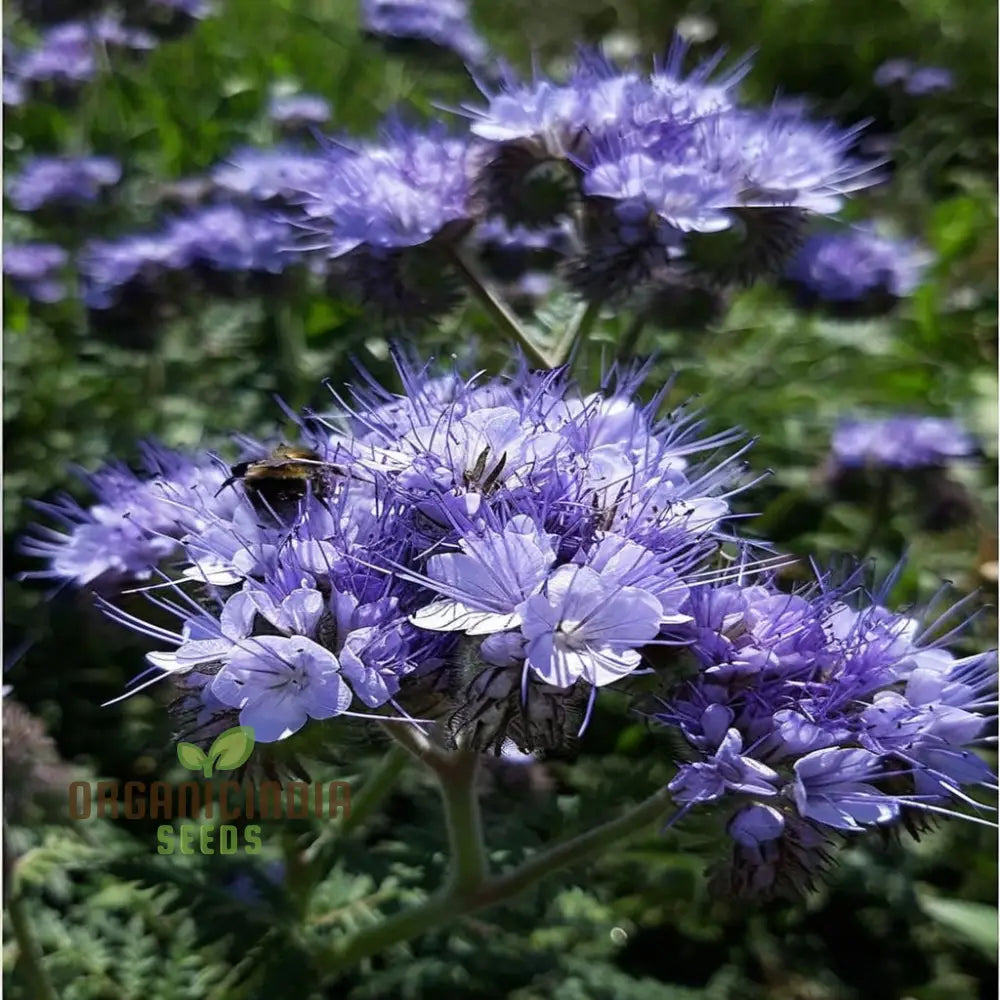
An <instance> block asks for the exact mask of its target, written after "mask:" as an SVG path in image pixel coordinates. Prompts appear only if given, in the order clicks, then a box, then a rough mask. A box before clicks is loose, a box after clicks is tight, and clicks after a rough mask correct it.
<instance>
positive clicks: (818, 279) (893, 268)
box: [785, 226, 933, 303]
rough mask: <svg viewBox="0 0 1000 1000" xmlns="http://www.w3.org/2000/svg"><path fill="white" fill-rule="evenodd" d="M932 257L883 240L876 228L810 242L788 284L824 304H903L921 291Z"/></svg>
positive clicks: (899, 242)
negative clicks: (878, 301)
mask: <svg viewBox="0 0 1000 1000" xmlns="http://www.w3.org/2000/svg"><path fill="white" fill-rule="evenodd" d="M932 261H933V257H932V255H931V254H930V253H928V252H927V250H926V249H924V248H923V247H921V246H920V245H919V244H918V243H916V242H912V241H904V240H895V239H891V238H889V237H886V236H880V235H878V234H877V233H876V232H875V230H874V229H873V228H872V227H871V226H856V227H853V228H852V229H849V230H846V231H844V232H839V233H822V234H819V235H816V236H813V237H811V238H810V239H809V240H807V241H806V243H805V244H804V245H803V246H802V248H801V249H800V250H799V252H798V253H797V254H796V255H795V257H794V259H793V260H792V261H791V263H790V264H789V265H788V269H787V272H786V275H785V277H786V279H787V281H788V282H789V283H791V284H792V285H794V286H796V287H797V288H798V289H800V290H801V291H802V292H804V293H805V294H806V295H807V296H809V297H812V298H816V299H820V300H822V301H825V302H833V303H841V302H858V301H862V300H865V299H869V298H874V297H879V296H885V297H888V298H889V299H893V300H895V299H902V298H905V297H906V296H908V295H911V294H913V292H914V291H915V290H916V289H917V288H918V287H919V285H920V283H921V281H922V280H923V276H924V272H925V271H926V270H927V267H928V266H929V265H930V264H931V263H932Z"/></svg>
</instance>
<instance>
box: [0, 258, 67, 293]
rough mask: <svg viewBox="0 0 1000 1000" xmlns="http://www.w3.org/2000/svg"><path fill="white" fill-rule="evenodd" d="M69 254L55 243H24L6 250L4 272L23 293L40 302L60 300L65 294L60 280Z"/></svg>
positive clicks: (63, 285)
mask: <svg viewBox="0 0 1000 1000" xmlns="http://www.w3.org/2000/svg"><path fill="white" fill-rule="evenodd" d="M66 260H67V254H66V251H65V250H63V248H62V247H58V246H55V245H54V244H52V243H22V244H20V245H19V246H6V247H4V250H3V273H4V274H6V275H7V277H8V278H10V280H11V282H12V283H13V285H14V286H15V287H16V288H17V289H18V290H19V291H20V292H22V293H23V294H24V295H27V296H28V297H29V298H32V299H36V300H37V301H39V302H58V301H59V300H60V299H62V298H64V297H65V295H66V286H65V284H64V283H63V281H62V280H61V273H62V269H63V267H64V266H65V264H66Z"/></svg>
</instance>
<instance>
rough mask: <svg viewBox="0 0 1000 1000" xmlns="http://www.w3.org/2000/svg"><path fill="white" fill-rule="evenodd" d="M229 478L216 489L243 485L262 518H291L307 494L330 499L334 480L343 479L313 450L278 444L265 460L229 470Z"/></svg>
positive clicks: (340, 470) (339, 470)
mask: <svg viewBox="0 0 1000 1000" xmlns="http://www.w3.org/2000/svg"><path fill="white" fill-rule="evenodd" d="M229 471H230V472H231V473H232V474H231V475H230V477H229V478H228V479H227V480H226V481H225V482H224V483H223V484H222V486H220V487H219V492H220V493H221V492H222V491H223V490H224V489H225V488H226V487H227V486H232V484H233V483H235V482H242V483H243V488H244V489H245V490H246V493H247V497H248V498H249V500H250V502H251V503H252V504H253V506H254V509H255V510H257V512H258V513H261V514H271V515H273V516H276V517H279V518H284V517H286V516H288V515H294V513H295V512H296V510H297V509H298V505H299V501H301V500H302V499H304V498H305V497H306V496H307V495H308V494H310V493H311V494H312V495H313V496H314V497H320V498H322V497H325V496H329V495H330V494H331V493H332V491H333V485H334V482H335V479H336V477H337V476H343V475H346V472H345V470H344V469H343V468H342V467H341V466H339V465H333V464H332V463H330V462H325V461H323V458H322V456H321V455H320V454H319V453H318V452H316V451H314V450H313V449H312V448H304V447H300V446H298V445H287V444H280V445H278V447H277V448H275V449H274V451H272V452H271V454H270V455H268V456H267V458H258V459H254V460H253V461H250V462H239V463H238V464H236V465H234V466H231V467H230V470H229Z"/></svg>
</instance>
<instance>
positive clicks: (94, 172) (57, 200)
mask: <svg viewBox="0 0 1000 1000" xmlns="http://www.w3.org/2000/svg"><path fill="white" fill-rule="evenodd" d="M121 172H122V171H121V165H120V164H119V163H118V161H117V160H113V159H111V158H110V157H107V156H80V157H73V156H35V157H32V158H31V159H29V160H27V161H26V162H25V163H24V165H23V166H22V167H21V170H20V172H19V173H17V174H15V175H14V176H13V177H11V179H10V183H9V184H8V188H7V195H8V197H9V198H10V201H11V204H12V205H13V206H14V207H15V208H17V209H19V210H20V211H22V212H34V211H36V210H37V209H40V208H43V207H44V206H46V205H52V204H57V205H66V204H72V203H74V202H86V201H96V200H97V197H98V195H99V194H100V192H101V189H102V188H105V187H110V186H111V185H114V184H117V183H118V180H119V178H120V177H121Z"/></svg>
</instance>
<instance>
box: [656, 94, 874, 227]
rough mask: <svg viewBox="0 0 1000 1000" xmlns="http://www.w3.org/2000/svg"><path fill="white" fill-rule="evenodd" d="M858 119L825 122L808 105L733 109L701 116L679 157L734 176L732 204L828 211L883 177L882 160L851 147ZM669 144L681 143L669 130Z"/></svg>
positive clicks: (746, 206)
mask: <svg viewBox="0 0 1000 1000" xmlns="http://www.w3.org/2000/svg"><path fill="white" fill-rule="evenodd" d="M859 131H860V128H859V127H856V128H853V129H847V130H843V129H839V128H836V127H834V126H833V125H829V124H818V123H815V122H812V121H810V120H808V119H807V118H805V117H803V116H802V114H801V113H796V112H794V111H789V110H788V109H785V108H776V109H774V110H772V111H770V112H760V111H733V112H729V113H725V114H720V115H716V116H714V117H712V118H709V119H706V120H705V121H704V122H702V123H700V124H698V125H697V126H696V127H695V129H694V133H693V141H692V142H691V143H690V145H689V146H681V147H680V148H679V149H677V152H676V153H675V154H674V155H676V156H677V158H678V160H679V162H680V164H682V165H686V166H689V167H691V168H693V169H699V168H700V169H704V170H708V171H710V172H712V173H718V174H720V175H722V176H725V177H727V178H729V180H730V183H731V185H732V186H733V188H734V189H735V191H736V198H735V199H734V200H733V201H732V204H731V207H733V208H737V207H744V208H796V209H803V210H805V211H808V212H815V213H819V214H823V215H829V214H832V213H834V212H836V211H838V210H839V209H840V207H841V205H842V204H843V201H844V196H845V195H847V194H849V193H851V192H853V191H859V190H861V189H863V188H866V187H870V186H871V185H872V184H875V183H877V182H878V181H879V180H880V178H879V177H878V176H877V175H876V173H875V170H876V168H877V167H878V164H877V163H871V162H867V161H864V160H859V159H856V158H855V157H853V156H851V155H850V150H851V148H852V147H853V145H854V144H855V142H856V140H857V137H858V133H859ZM668 145H669V148H670V149H675V148H676V145H675V143H674V140H673V139H672V138H668Z"/></svg>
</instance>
